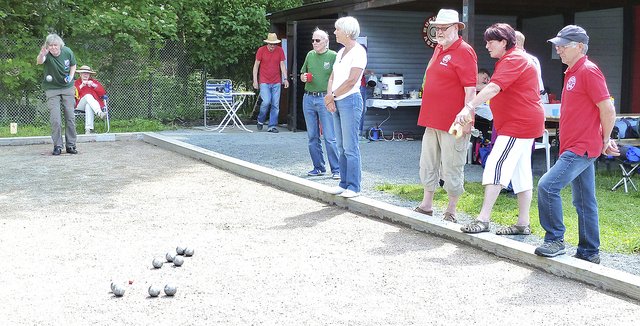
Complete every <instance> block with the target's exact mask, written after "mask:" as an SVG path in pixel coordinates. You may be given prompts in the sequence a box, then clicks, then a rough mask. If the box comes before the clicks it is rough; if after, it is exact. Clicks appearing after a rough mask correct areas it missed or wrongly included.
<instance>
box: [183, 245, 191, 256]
mask: <svg viewBox="0 0 640 326" xmlns="http://www.w3.org/2000/svg"><path fill="white" fill-rule="evenodd" d="M184 255H185V256H187V257H191V256H193V248H191V247H186V248H184Z"/></svg>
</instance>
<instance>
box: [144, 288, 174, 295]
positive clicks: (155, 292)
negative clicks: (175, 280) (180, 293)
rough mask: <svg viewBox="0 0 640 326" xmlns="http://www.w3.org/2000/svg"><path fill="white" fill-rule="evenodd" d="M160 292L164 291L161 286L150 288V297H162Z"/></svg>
mask: <svg viewBox="0 0 640 326" xmlns="http://www.w3.org/2000/svg"><path fill="white" fill-rule="evenodd" d="M160 291H162V289H161V288H160V287H159V286H155V285H151V286H149V296H152V297H157V296H159V295H160ZM174 293H175V292H174Z"/></svg>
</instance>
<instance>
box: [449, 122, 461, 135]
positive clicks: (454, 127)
mask: <svg viewBox="0 0 640 326" xmlns="http://www.w3.org/2000/svg"><path fill="white" fill-rule="evenodd" d="M449 134H451V135H453V136H454V137H455V138H456V139H458V138H460V137H462V134H463V132H462V125H461V124H459V123H456V122H454V123H452V124H451V127H450V128H449Z"/></svg>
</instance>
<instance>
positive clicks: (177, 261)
mask: <svg viewBox="0 0 640 326" xmlns="http://www.w3.org/2000/svg"><path fill="white" fill-rule="evenodd" d="M182 264H184V258H183V257H182V256H176V257H175V258H173V265H175V266H182Z"/></svg>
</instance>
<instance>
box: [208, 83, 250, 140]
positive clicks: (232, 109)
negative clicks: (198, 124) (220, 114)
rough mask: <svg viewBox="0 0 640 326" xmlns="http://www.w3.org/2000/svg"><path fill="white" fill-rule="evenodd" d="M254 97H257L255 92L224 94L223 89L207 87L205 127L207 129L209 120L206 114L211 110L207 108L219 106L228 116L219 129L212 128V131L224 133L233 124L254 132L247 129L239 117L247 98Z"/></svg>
mask: <svg viewBox="0 0 640 326" xmlns="http://www.w3.org/2000/svg"><path fill="white" fill-rule="evenodd" d="M253 95H255V94H254V93H253V92H247V91H233V90H231V91H229V92H224V90H223V89H219V88H214V87H209V85H207V87H206V94H205V112H204V113H205V117H204V118H205V127H206V119H207V116H206V114H207V111H208V110H210V109H208V108H207V107H208V105H209V104H217V105H219V106H221V107H222V109H224V111H225V112H226V114H225V116H224V118H223V119H222V121H220V124H218V126H217V127H215V128H212V129H211V130H217V131H218V132H222V131H223V130H224V129H225V128H226V127H227V126H228V125H229V123H233V124H232V126H236V127H238V128H240V129H242V130H245V131H248V132H253V131H251V130H249V129H247V127H245V125H244V124H243V123H242V120H240V117H238V110H239V109H240V107H241V106H242V104H243V103H244V101H245V100H246V99H247V96H253ZM207 129H209V128H207Z"/></svg>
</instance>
